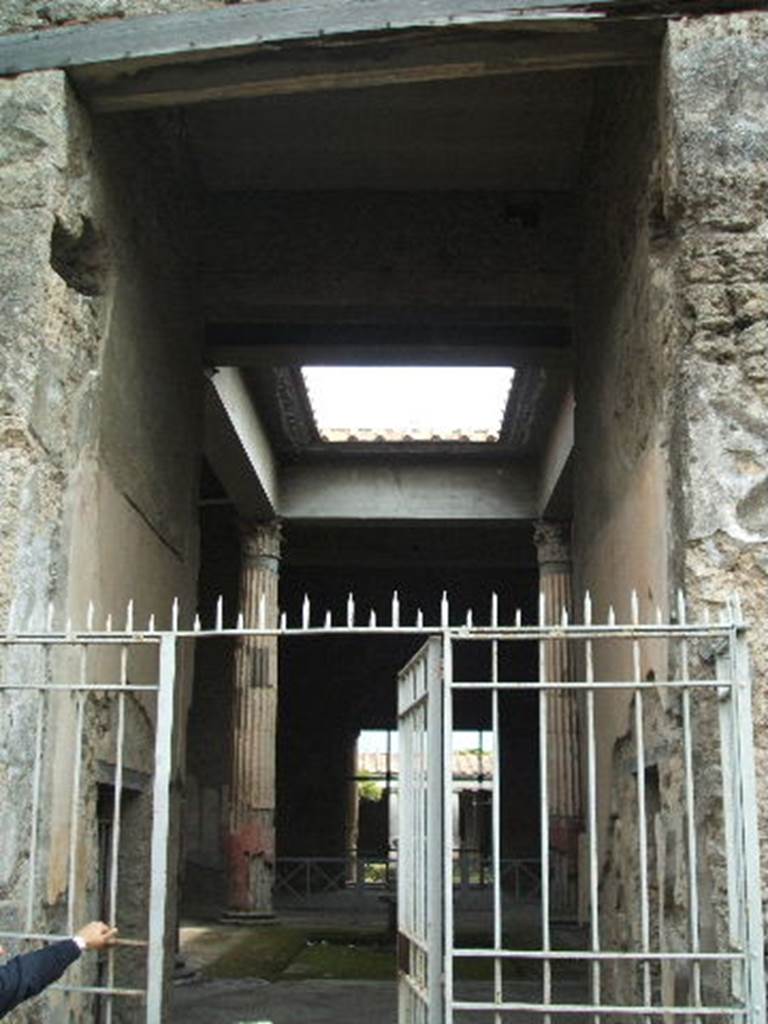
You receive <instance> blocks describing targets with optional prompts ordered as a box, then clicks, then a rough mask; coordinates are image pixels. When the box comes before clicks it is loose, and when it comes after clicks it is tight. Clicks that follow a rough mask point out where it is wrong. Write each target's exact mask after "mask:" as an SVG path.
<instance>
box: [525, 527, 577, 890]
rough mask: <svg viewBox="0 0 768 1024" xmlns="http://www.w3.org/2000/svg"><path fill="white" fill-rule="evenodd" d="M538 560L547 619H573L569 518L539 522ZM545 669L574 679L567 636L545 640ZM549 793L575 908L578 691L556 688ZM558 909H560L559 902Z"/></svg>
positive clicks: (562, 875) (561, 866)
mask: <svg viewBox="0 0 768 1024" xmlns="http://www.w3.org/2000/svg"><path fill="white" fill-rule="evenodd" d="M534 543H535V544H536V549H537V552H538V559H539V580H540V584H539V585H540V589H541V592H542V593H543V595H544V601H545V615H546V621H547V623H550V624H551V623H559V622H560V621H561V619H562V614H563V609H566V610H567V612H568V621H569V622H572V621H573V587H572V577H571V546H570V523H559V522H539V523H537V524H536V526H535V530H534ZM544 673H545V678H546V679H547V680H548V681H555V682H559V681H562V682H566V681H571V680H573V679H574V678H575V677H574V667H573V652H572V650H571V648H570V645H569V644H568V643H567V641H565V640H556V641H550V642H549V643H547V645H546V651H545V659H544ZM548 726H549V727H548V761H547V767H548V774H549V780H548V797H549V825H550V845H551V847H552V849H553V850H555V851H557V852H558V853H559V854H561V857H560V858H558V861H557V863H556V864H555V865H554V867H555V878H556V895H557V897H558V900H560V901H562V903H563V904H564V905H563V906H562V907H561V908H560V909H574V907H572V904H575V897H576V885H575V882H576V874H577V864H578V837H579V833H580V832H581V830H582V828H583V814H582V802H581V770H580V762H581V750H580V738H579V716H578V704H577V700H576V694H575V692H574V691H572V690H559V691H555V692H554V693H552V695H551V697H550V701H549V723H548ZM555 909H558V908H557V907H556V908H555Z"/></svg>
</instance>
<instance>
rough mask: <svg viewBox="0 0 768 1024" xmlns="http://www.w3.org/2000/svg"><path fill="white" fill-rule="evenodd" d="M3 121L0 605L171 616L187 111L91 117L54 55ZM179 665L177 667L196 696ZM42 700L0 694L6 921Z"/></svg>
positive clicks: (110, 747)
mask: <svg viewBox="0 0 768 1024" xmlns="http://www.w3.org/2000/svg"><path fill="white" fill-rule="evenodd" d="M0 125H1V126H2V149H1V150H0V182H1V184H2V189H0V246H2V260H1V262H0V275H1V276H2V280H1V281H0V371H1V376H2V386H1V390H0V434H1V435H2V448H1V449H0V491H1V492H2V493H3V495H4V499H5V500H4V502H3V506H2V510H0V621H2V624H3V628H4V627H5V624H6V622H7V620H8V618H9V616H10V618H11V620H12V625H13V626H14V627H15V628H18V629H29V628H33V627H40V626H42V624H43V623H44V621H45V617H46V614H47V608H48V605H49V603H50V604H51V605H52V608H53V611H54V621H55V623H56V624H57V625H58V626H59V628H60V627H61V626H62V625H63V623H64V621H65V620H66V619H67V618H71V619H72V621H73V623H75V624H76V625H78V624H79V625H83V624H84V621H85V613H86V606H87V603H88V601H89V600H91V599H92V600H93V601H94V602H95V605H96V621H97V622H98V623H103V621H104V618H105V616H106V615H107V614H108V613H112V614H113V616H114V618H115V621H116V622H119V621H121V620H122V619H123V617H124V615H125V607H126V603H127V601H128V599H129V598H130V597H134V598H136V602H137V604H136V616H137V621H141V618H140V617H141V616H143V617H144V621H146V616H147V614H148V613H149V611H150V610H154V609H158V610H159V611H160V612H164V613H165V617H166V618H167V617H168V615H169V609H170V603H171V600H172V597H173V596H174V595H175V594H178V595H179V596H181V598H182V599H183V601H184V602H185V605H186V607H187V608H189V607H190V606H191V605H192V604H193V602H194V596H193V595H194V586H195V580H196V572H197V510H196V501H197V473H198V464H199V458H198V452H199V437H200V429H201V400H200V394H201V374H200V370H199V367H200V363H199V358H200V357H199V352H200V345H201V329H200V326H199V319H198V317H197V315H196V308H195V304H194V298H193V289H192V273H193V268H192V266H191V265H190V262H189V260H188V253H189V251H190V246H189V241H188V239H187V238H186V236H185V234H184V224H185V222H186V221H187V220H188V217H187V205H186V204H187V202H188V199H186V198H185V197H188V196H190V195H191V189H190V188H187V187H185V186H184V184H183V177H182V174H181V168H180V167H179V166H178V165H177V164H176V162H175V157H174V154H175V152H176V149H175V146H176V139H175V136H174V132H173V125H172V124H170V123H166V124H165V125H164V131H163V132H162V133H158V132H157V131H156V128H157V126H156V124H154V123H153V122H152V121H151V120H146V119H145V120H142V119H136V120H133V121H132V120H130V119H129V120H124V121H121V122H120V124H119V125H118V124H117V123H107V122H104V123H100V122H93V121H91V119H89V118H88V117H87V116H86V115H85V114H84V112H83V111H82V110H81V109H80V107H79V105H78V104H77V101H76V100H75V99H74V97H73V96H72V95H71V93H70V92H69V89H68V87H67V85H66V80H65V76H64V75H63V74H62V73H60V72H48V73H42V74H37V75H27V76H21V77H19V78H17V79H15V80H11V81H3V82H1V83H0ZM160 139H164V140H165V141H164V142H163V143H160V142H159V140H160ZM162 147H164V148H162ZM74 667H75V666H74V665H73V664H65V663H64V662H63V661H62V662H60V663H58V665H57V662H56V661H55V660H54V661H49V662H46V661H45V660H44V659H43V658H41V657H40V656H38V655H37V654H36V653H35V652H34V651H33V652H32V653H29V652H28V653H26V654H24V655H23V656H20V655H19V656H17V655H14V654H10V655H8V656H7V657H6V658H5V661H4V663H3V665H2V666H0V671H2V672H3V673H4V677H5V678H6V679H16V678H29V677H37V678H40V679H45V678H51V677H52V676H51V673H54V674H56V678H57V680H60V679H61V678H64V677H65V676H66V678H72V671H73V670H74ZM91 671H92V672H93V673H97V672H98V673H104V672H106V671H107V666H106V663H105V662H99V663H98V664H95V663H92V665H91ZM129 671H130V674H131V680H132V681H134V682H136V681H142V680H145V679H148V678H152V677H154V676H156V666H155V664H154V659H153V658H152V657H151V656H149V657H145V658H138V659H135V660H134V661H133V662H132V663H131V667H130V670H129ZM46 674H47V675H46ZM184 676H185V668H184V666H183V667H182V679H181V686H180V688H179V693H180V702H182V703H183V702H184V701H185V700H186V696H187V690H186V688H185V686H184ZM89 678H94V676H90V677H89ZM35 713H36V702H35V700H34V699H26V698H25V697H22V696H21V695H18V694H17V695H15V696H14V697H8V696H7V695H5V696H4V697H3V708H2V735H0V780H1V781H2V785H3V790H4V792H10V791H13V792H16V793H18V799H15V800H14V802H13V805H12V806H10V805H8V804H6V805H4V807H3V815H4V819H3V828H2V832H1V833H0V847H1V853H0V870H1V874H0V915H1V919H2V924H3V926H4V927H8V926H11V927H17V926H19V925H20V924H22V918H21V917H20V910H21V907H22V906H23V900H24V893H25V892H26V878H27V870H28V865H27V846H28V840H29V835H28V823H29V817H30V804H29V800H30V794H31V784H30V778H31V767H32V763H31V758H32V755H33V750H34V740H33V737H34V722H35ZM73 716H74V708H73V705H72V702H71V701H70V700H69V699H68V698H63V697H61V696H60V695H57V697H56V699H55V700H52V701H51V704H50V706H49V710H48V714H47V717H46V721H45V751H46V762H45V771H44V779H43V801H44V806H43V815H42V818H41V835H40V843H41V846H40V853H39V858H40V861H39V862H40V866H41V867H40V878H39V884H38V896H39V905H38V906H37V907H36V908H35V926H36V927H37V928H38V929H41V930H45V929H46V928H48V927H50V928H51V929H56V928H61V927H63V926H64V925H63V923H62V922H63V918H62V906H63V902H62V901H63V897H64V893H65V890H66V887H67V865H68V845H69V840H68V836H69V818H70V806H71V777H72V774H71V772H72V761H73V756H74V736H75V729H74V717H73ZM152 717H153V715H152V708H151V707H150V703H149V702H142V703H141V704H140V703H139V702H135V703H134V702H131V707H130V709H129V715H128V723H129V735H130V736H131V737H132V738H131V741H130V743H129V749H128V756H127V762H126V763H127V766H128V767H129V768H133V769H135V770H137V771H142V770H143V771H146V769H147V766H148V765H149V764H151V759H152V743H153V737H152ZM182 717H183V716H182ZM87 732H88V736H89V740H88V743H87V744H86V752H85V765H86V773H85V776H84V804H83V808H82V810H83V812H84V820H85V821H87V822H89V823H91V824H88V825H87V826H85V827H84V830H83V838H82V842H81V843H80V844H79V846H78V871H79V872H80V877H81V878H84V877H86V876H89V881H88V882H87V883H86V885H85V887H84V891H83V896H82V899H80V900H79V901H78V916H92V915H93V914H95V913H96V911H97V909H98V904H97V902H96V885H95V875H94V872H95V870H96V864H95V851H96V849H97V848H98V847H97V843H96V837H95V827H96V826H95V809H96V780H97V777H98V772H97V764H98V761H99V760H101V761H102V762H106V764H107V770H108V764H109V762H110V761H111V760H114V743H113V740H114V733H113V728H112V724H111V722H110V718H109V715H108V714H107V713H106V709H105V708H103V707H101V708H98V709H97V710H95V711H94V712H93V715H92V716H90V715H89V718H88V730H87ZM141 806H142V804H141V801H140V800H138V801H137V802H135V803H134V809H133V811H132V812H131V814H130V815H127V817H126V823H128V821H129V820H130V821H131V822H132V824H131V827H130V831H131V835H130V836H129V834H128V833H129V828H128V824H126V838H127V840H128V841H129V842H134V843H135V845H134V847H133V853H134V854H136V853H137V852H138V853H139V854H140V855H139V857H138V862H140V863H141V864H146V863H147V862H148V845H147V844H148V839H149V832H148V829H147V828H146V824H147V820H148V818H147V815H148V812H149V808H148V806H147V805H146V801H145V802H144V804H143V810H141ZM125 877H126V879H127V878H128V875H126V876H125ZM145 877H146V876H145ZM137 882H138V876H136V877H133V879H132V881H131V885H132V886H134V887H135V889H136V893H138V892H140V891H141V886H140V885H138V886H137ZM172 902H173V901H172ZM129 904H131V906H129ZM132 904H136V900H131V899H129V900H127V901H126V902H125V908H126V915H127V916H126V917H125V919H124V925H125V924H129V922H128V919H127V917H128V916H130V915H134V910H135V916H136V917H137V919H138V917H140V916H141V913H142V911H141V908H138V909H137V910H136V909H135V908H134V907H133V906H132ZM136 905H137V906H138V904H136ZM141 927H142V928H143V927H144V926H143V924H142V926H141ZM54 998H56V997H54ZM58 999H59V1000H60V999H61V997H60V996H59V997H58ZM84 1012H86V1014H87V1013H88V1012H89V1011H87V1010H85V1011H84ZM37 1013H39V1011H38V1010H35V1009H34V1008H33V1009H31V1010H25V1011H20V1019H22V1018H23V1015H24V1014H27V1016H28V1019H36V1016H35V1015H36V1014H37Z"/></svg>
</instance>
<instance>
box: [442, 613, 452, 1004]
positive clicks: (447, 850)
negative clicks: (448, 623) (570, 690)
mask: <svg viewBox="0 0 768 1024" xmlns="http://www.w3.org/2000/svg"><path fill="white" fill-rule="evenodd" d="M442 636H443V641H442V642H443V800H444V804H443V819H444V822H445V825H444V842H443V856H444V861H443V899H444V903H443V925H444V928H445V939H444V946H443V977H444V982H443V986H444V992H445V1024H453V942H454V939H453V757H452V753H453V690H452V684H453V646H452V644H453V641H452V638H451V634H450V633H449V632H448V630H447V629H446V630H443V635H442Z"/></svg>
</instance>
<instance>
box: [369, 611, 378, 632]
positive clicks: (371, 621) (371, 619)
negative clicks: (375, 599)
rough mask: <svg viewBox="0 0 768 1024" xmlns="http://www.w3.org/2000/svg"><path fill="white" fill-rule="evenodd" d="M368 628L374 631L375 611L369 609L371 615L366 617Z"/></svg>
mask: <svg viewBox="0 0 768 1024" xmlns="http://www.w3.org/2000/svg"><path fill="white" fill-rule="evenodd" d="M368 627H369V628H370V629H376V609H375V608H371V614H370V616H369V617H368Z"/></svg>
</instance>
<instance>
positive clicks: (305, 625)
mask: <svg viewBox="0 0 768 1024" xmlns="http://www.w3.org/2000/svg"><path fill="white" fill-rule="evenodd" d="M310 614H311V606H310V603H309V594H305V595H304V601H303V603H302V606H301V628H302V629H309V617H310Z"/></svg>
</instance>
